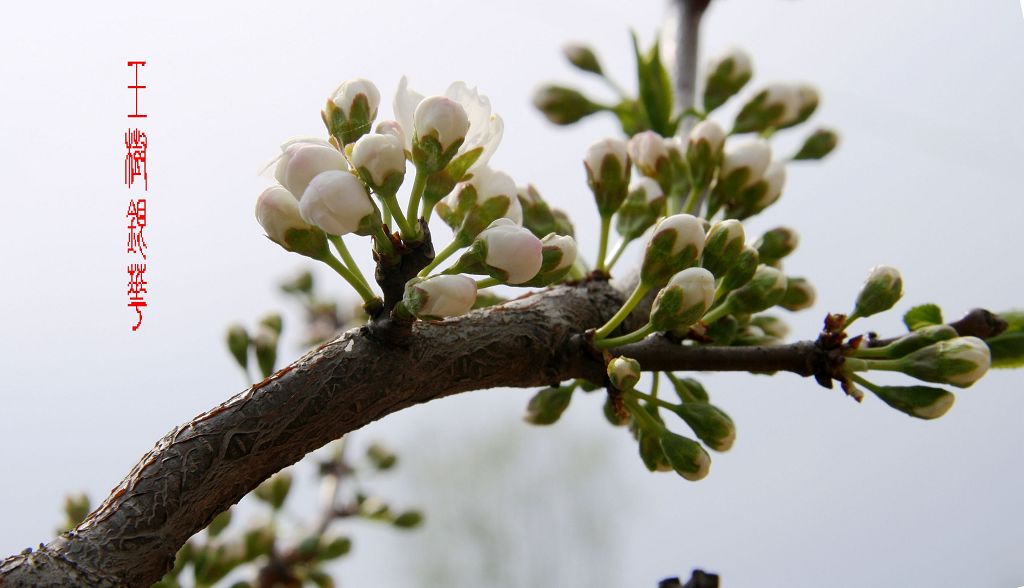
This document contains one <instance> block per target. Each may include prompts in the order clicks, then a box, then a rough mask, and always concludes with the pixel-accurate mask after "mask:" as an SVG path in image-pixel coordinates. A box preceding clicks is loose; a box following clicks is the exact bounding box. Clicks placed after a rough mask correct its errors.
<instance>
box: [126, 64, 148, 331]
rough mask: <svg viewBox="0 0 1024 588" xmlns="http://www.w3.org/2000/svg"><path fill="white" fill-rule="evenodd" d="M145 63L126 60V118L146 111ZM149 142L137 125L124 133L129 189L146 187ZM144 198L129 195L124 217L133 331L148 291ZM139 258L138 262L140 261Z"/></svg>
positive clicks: (137, 326)
mask: <svg viewBox="0 0 1024 588" xmlns="http://www.w3.org/2000/svg"><path fill="white" fill-rule="evenodd" d="M145 65H146V62H145V61H129V62H128V67H130V68H132V69H133V70H134V73H135V84H129V85H128V89H129V90H133V91H134V92H135V111H134V112H132V113H129V114H128V118H147V117H148V116H149V115H148V114H143V113H141V112H140V111H139V91H140V90H143V89H145V88H146V86H144V85H142V84H140V83H139V68H140V67H143V66H145ZM148 145H149V138H148V137H147V136H146V132H145V131H144V130H142V129H140V128H130V129H128V130H127V131H125V133H124V147H125V156H124V184H125V186H127V187H128V190H129V191H132V190H133V189H134V190H138V189H139V187H140V184H139V183H138V180H140V179H141V180H142V182H141V188H142V190H143V191H146V192H148V191H149V171H148V169H147V166H146V149H147V147H148ZM146 200H147V199H146V198H131V199H129V200H128V211H127V212H126V213H125V218H126V219H127V221H128V244H127V248H126V250H127V253H128V255H129V256H130V260H131V261H130V262H129V263H128V265H127V272H128V284H127V294H128V307H129V308H131V309H134V310H135V315H136V316H135V319H136V320H135V324H134V325H132V331H138V330H139V328H140V327H142V309H143V308H147V307H148V306H149V304H148V303H147V302H146V294H147V293H148V289H147V286H148V282H147V281H146V249H147V247H148V246H147V245H146V238H145V236H144V235H143V233H142V230H143V229H145V228H146V217H147V213H146V208H147V206H146ZM140 262H141V263H140Z"/></svg>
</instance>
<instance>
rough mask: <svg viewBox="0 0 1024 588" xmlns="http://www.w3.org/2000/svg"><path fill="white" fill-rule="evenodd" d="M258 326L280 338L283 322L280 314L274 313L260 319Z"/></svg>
mask: <svg viewBox="0 0 1024 588" xmlns="http://www.w3.org/2000/svg"><path fill="white" fill-rule="evenodd" d="M260 326H261V327H266V328H268V329H270V330H271V331H274V333H276V334H277V335H278V336H280V335H281V331H282V329H284V321H283V320H282V318H281V315H280V313H276V312H274V313H271V314H268V315H266V316H264V317H263V318H262V319H260Z"/></svg>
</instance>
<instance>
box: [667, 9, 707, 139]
mask: <svg viewBox="0 0 1024 588" xmlns="http://www.w3.org/2000/svg"><path fill="white" fill-rule="evenodd" d="M670 1H671V2H673V3H674V4H675V5H676V10H678V11H679V12H678V14H679V17H678V27H679V28H678V30H677V31H676V35H677V37H676V71H675V78H676V79H675V82H676V98H677V100H678V102H679V110H680V111H685V110H687V109H690V108H693V107H694V106H696V104H697V62H698V59H699V57H700V22H701V18H702V17H703V16H704V12H705V11H706V10H707V8H708V5H710V4H711V0H670ZM680 129H681V131H680V132H681V133H682V134H683V135H684V136H685V134H686V133H687V132H689V130H690V129H689V127H687V126H686V125H681V126H680Z"/></svg>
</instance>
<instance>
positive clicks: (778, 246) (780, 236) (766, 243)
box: [754, 227, 800, 264]
mask: <svg viewBox="0 0 1024 588" xmlns="http://www.w3.org/2000/svg"><path fill="white" fill-rule="evenodd" d="M799 242H800V238H799V236H798V235H797V234H796V231H794V230H793V229H790V228H788V227H776V228H774V229H772V230H770V231H768V232H766V233H765V234H764V235H761V238H760V239H759V240H758V241H757V243H755V244H754V247H756V248H757V254H758V256H759V257H760V259H761V263H765V264H773V263H774V262H776V261H778V260H780V259H782V258H784V257H786V256H787V255H789V254H790V253H793V251H795V250H796V246H797V245H798V244H799Z"/></svg>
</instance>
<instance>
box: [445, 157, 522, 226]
mask: <svg viewBox="0 0 1024 588" xmlns="http://www.w3.org/2000/svg"><path fill="white" fill-rule="evenodd" d="M436 208H437V213H438V216H440V217H441V219H442V220H444V222H445V223H447V224H448V226H449V227H451V228H452V230H453V231H454V232H455V239H456V240H457V241H458V242H459V243H461V244H463V245H469V244H470V243H472V242H473V239H475V238H476V236H477V235H479V234H480V232H481V231H483V230H484V229H485V228H487V226H488V225H490V224H491V223H492V222H494V221H495V220H497V219H499V218H509V219H512V220H513V221H515V222H516V223H520V222H522V220H523V210H522V208H521V207H520V205H519V198H518V195H517V190H516V183H515V181H514V180H513V179H512V178H511V177H510V176H509V175H508V174H506V173H505V172H500V171H495V170H493V169H491V168H489V167H483V168H480V169H478V170H476V171H474V172H473V177H472V178H471V179H470V180H469V181H468V182H462V183H460V184H459V185H458V186H456V188H455V191H454V192H452V193H451V194H450V195H448V196H447V197H445V198H444V199H442V200H441V201H440V202H438V203H437V207H436Z"/></svg>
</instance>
